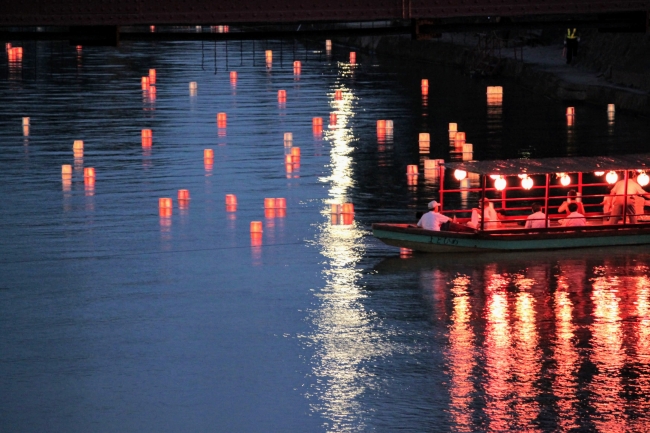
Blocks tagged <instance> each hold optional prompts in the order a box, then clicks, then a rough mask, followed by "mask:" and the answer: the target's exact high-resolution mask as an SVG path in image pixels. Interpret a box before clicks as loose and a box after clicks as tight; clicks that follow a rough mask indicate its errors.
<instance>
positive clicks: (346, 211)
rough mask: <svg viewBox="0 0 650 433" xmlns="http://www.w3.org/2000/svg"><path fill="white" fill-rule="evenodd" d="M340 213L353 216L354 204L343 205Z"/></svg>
mask: <svg viewBox="0 0 650 433" xmlns="http://www.w3.org/2000/svg"><path fill="white" fill-rule="evenodd" d="M341 213H344V214H353V213H354V204H352V203H343V208H342V209H341Z"/></svg>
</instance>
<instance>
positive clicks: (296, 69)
mask: <svg viewBox="0 0 650 433" xmlns="http://www.w3.org/2000/svg"><path fill="white" fill-rule="evenodd" d="M301 68H302V66H301V65H300V61H299V60H296V61H295V62H293V73H294V75H300V70H301Z"/></svg>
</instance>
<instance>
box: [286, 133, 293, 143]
mask: <svg viewBox="0 0 650 433" xmlns="http://www.w3.org/2000/svg"><path fill="white" fill-rule="evenodd" d="M284 142H285V144H286V143H291V142H293V133H292V132H285V133H284Z"/></svg>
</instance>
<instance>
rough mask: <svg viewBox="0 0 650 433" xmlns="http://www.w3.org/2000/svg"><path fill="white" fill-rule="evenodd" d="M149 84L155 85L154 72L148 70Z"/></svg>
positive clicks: (153, 70)
mask: <svg viewBox="0 0 650 433" xmlns="http://www.w3.org/2000/svg"><path fill="white" fill-rule="evenodd" d="M149 84H156V70H155V69H149Z"/></svg>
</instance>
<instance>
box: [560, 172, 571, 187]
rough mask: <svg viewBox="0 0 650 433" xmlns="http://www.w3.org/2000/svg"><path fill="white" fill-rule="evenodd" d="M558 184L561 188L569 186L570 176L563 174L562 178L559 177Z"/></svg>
mask: <svg viewBox="0 0 650 433" xmlns="http://www.w3.org/2000/svg"><path fill="white" fill-rule="evenodd" d="M560 183H561V184H562V186H569V185H570V184H571V176H569V175H568V174H566V173H563V174H562V176H560Z"/></svg>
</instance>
